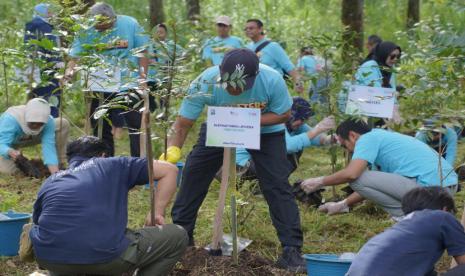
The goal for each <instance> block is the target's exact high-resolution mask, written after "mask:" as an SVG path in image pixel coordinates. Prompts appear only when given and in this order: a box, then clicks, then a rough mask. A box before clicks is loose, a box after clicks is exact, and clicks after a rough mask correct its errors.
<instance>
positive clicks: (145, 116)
mask: <svg viewBox="0 0 465 276" xmlns="http://www.w3.org/2000/svg"><path fill="white" fill-rule="evenodd" d="M142 123H143V126H144V135H141V140H142V137H143V136H144V139H143V140H144V142H145V145H144V146H145V155H146V157H147V166H148V172H149V183H150V220H151V222H152V224H154V223H155V182H154V180H153V151H152V138H151V137H152V130H151V129H150V108H149V92H148V90H147V89H146V90H145V91H144V111H143V112H142ZM142 148H143V147H142V145H141V150H142ZM141 153H142V152H141Z"/></svg>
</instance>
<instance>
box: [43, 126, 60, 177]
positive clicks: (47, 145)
mask: <svg viewBox="0 0 465 276" xmlns="http://www.w3.org/2000/svg"><path fill="white" fill-rule="evenodd" d="M57 156H58V155H57V151H56V145H55V123H54V121H53V120H52V119H51V118H49V120H48V122H47V124H46V125H45V127H44V129H43V130H42V158H43V159H44V163H45V164H46V165H47V167H48V170H49V171H50V173H52V174H53V173H55V172H57V171H58V157H57Z"/></svg>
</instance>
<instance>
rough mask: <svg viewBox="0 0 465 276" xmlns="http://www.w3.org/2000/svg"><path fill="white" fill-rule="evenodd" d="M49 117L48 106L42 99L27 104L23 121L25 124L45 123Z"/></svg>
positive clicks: (35, 99)
mask: <svg viewBox="0 0 465 276" xmlns="http://www.w3.org/2000/svg"><path fill="white" fill-rule="evenodd" d="M49 117H50V105H49V104H48V102H47V101H46V100H44V99H42V98H34V99H32V100H30V101H29V102H27V104H26V111H25V114H24V120H25V121H26V123H44V124H45V123H47V121H48V118H49Z"/></svg>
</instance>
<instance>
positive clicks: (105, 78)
mask: <svg viewBox="0 0 465 276" xmlns="http://www.w3.org/2000/svg"><path fill="white" fill-rule="evenodd" d="M88 74H89V75H88V80H87V87H86V88H87V89H88V90H89V91H94V92H104V93H118V92H120V90H121V69H120V68H119V67H118V66H115V67H113V68H97V69H96V70H95V71H94V70H92V72H89V73H88ZM84 82H85V81H84V78H82V84H85V83H84Z"/></svg>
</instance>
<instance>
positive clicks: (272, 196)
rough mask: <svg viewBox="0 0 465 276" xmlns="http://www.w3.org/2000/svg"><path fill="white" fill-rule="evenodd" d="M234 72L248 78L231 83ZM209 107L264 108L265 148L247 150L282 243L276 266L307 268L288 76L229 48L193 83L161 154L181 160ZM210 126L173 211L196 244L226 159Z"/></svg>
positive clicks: (186, 169)
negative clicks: (209, 139)
mask: <svg viewBox="0 0 465 276" xmlns="http://www.w3.org/2000/svg"><path fill="white" fill-rule="evenodd" d="M233 74H234V75H236V76H237V75H240V76H241V77H243V78H242V80H243V81H244V83H242V85H237V84H236V85H232V81H233V80H230V79H228V78H227V76H231V75H233ZM206 106H235V107H244V108H246V107H253V108H259V109H261V118H260V119H261V134H260V150H249V151H248V152H249V153H250V155H251V156H252V159H253V160H254V164H255V168H256V172H257V177H258V180H259V184H260V189H261V191H262V193H263V195H264V197H265V200H266V201H267V203H268V206H269V210H270V215H271V220H272V222H273V225H274V227H275V228H276V231H277V234H278V238H279V240H280V242H281V245H282V247H283V253H282V255H281V256H280V257H279V259H278V261H277V265H278V266H279V267H282V268H285V269H288V270H290V271H294V272H304V271H305V262H304V260H303V258H302V256H301V247H302V245H303V234H302V230H301V227H300V215H299V209H298V207H297V204H296V202H295V198H294V195H293V193H292V191H291V186H290V185H289V181H288V175H289V166H288V161H287V159H286V142H285V123H286V122H287V121H288V120H289V118H290V116H291V106H292V99H291V97H290V95H289V92H288V90H287V86H286V83H285V82H284V79H283V78H282V76H281V74H279V73H278V72H276V71H275V70H273V69H272V68H270V67H269V66H266V65H264V64H259V59H258V57H257V55H256V54H255V53H254V52H253V51H251V50H249V49H234V50H231V51H229V52H227V53H226V54H225V56H224V58H223V61H222V63H221V65H220V66H213V67H210V68H208V69H206V70H205V71H204V72H202V73H201V74H200V76H198V77H197V79H195V80H194V81H193V83H192V84H191V86H190V88H189V91H188V96H187V97H185V98H184V99H183V101H182V105H181V109H180V111H179V116H178V117H177V118H176V121H175V123H174V124H173V126H172V130H173V131H172V133H173V134H172V135H171V136H170V137H169V139H168V145H169V148H168V151H167V153H168V154H167V156H165V155H164V154H163V155H162V156H161V157H160V159H163V160H168V161H170V162H172V163H175V162H177V161H178V160H179V159H180V157H181V147H182V146H183V144H184V142H185V140H186V137H187V134H188V132H189V130H190V129H191V127H192V126H193V125H194V122H195V120H196V119H197V118H199V117H200V115H201V114H202V111H203V110H204V108H205V107H206ZM206 128H207V127H206V124H203V125H202V127H201V128H200V134H199V139H198V141H197V143H196V145H195V146H194V148H193V149H192V151H191V152H190V153H189V155H188V157H187V160H186V164H185V167H184V169H183V174H182V183H181V187H180V189H179V191H178V194H177V196H176V201H175V203H174V205H173V209H172V211H171V214H172V218H173V222H174V223H176V224H179V225H181V226H183V227H184V228H185V229H186V230H187V233H188V235H189V239H190V244H191V245H193V244H194V228H195V221H196V218H197V213H198V211H199V209H200V206H201V204H202V202H203V200H204V199H205V196H206V195H207V193H208V188H209V186H210V183H211V182H212V180H213V178H214V176H215V174H216V173H217V172H218V170H219V169H220V167H221V166H222V161H223V149H222V148H219V147H208V146H206V145H205V140H206V131H207V129H206Z"/></svg>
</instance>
